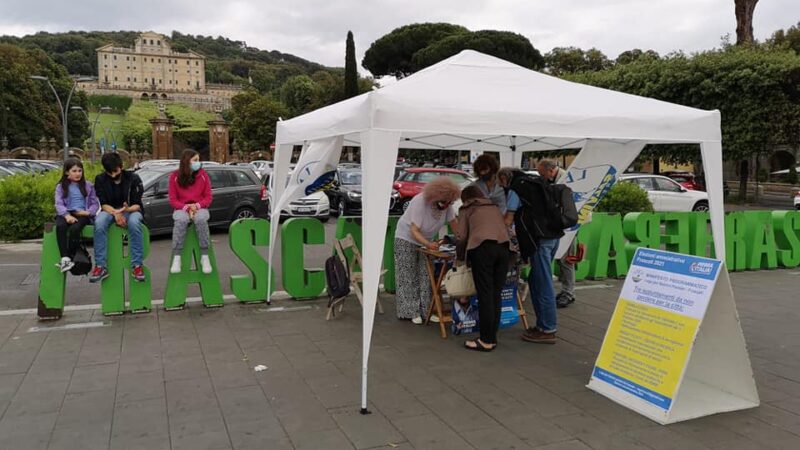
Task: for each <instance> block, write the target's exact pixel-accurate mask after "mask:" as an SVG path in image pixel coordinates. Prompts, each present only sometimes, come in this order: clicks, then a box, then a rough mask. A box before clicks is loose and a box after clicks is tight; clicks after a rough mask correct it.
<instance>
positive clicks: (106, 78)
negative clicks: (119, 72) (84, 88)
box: [105, 75, 108, 83]
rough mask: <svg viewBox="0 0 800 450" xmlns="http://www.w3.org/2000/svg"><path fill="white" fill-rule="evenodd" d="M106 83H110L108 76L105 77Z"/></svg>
mask: <svg viewBox="0 0 800 450" xmlns="http://www.w3.org/2000/svg"><path fill="white" fill-rule="evenodd" d="M105 82H106V83H108V75H106V76H105Z"/></svg>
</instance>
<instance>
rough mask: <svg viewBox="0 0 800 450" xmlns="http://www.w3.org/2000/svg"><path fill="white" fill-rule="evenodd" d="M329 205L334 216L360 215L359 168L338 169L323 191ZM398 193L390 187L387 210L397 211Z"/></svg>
mask: <svg viewBox="0 0 800 450" xmlns="http://www.w3.org/2000/svg"><path fill="white" fill-rule="evenodd" d="M325 194H326V195H327V196H328V200H329V201H330V205H331V214H333V215H336V216H353V215H355V216H360V215H361V169H352V168H349V169H341V168H340V169H339V170H337V171H336V178H335V179H334V184H333V187H332V188H331V189H328V190H326V191H325ZM399 198H400V193H399V192H397V191H396V190H394V189H392V198H391V200H390V201H389V212H390V213H392V212H399V211H400V209H399V208H398V207H397V200H398V199H399Z"/></svg>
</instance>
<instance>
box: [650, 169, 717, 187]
mask: <svg viewBox="0 0 800 450" xmlns="http://www.w3.org/2000/svg"><path fill="white" fill-rule="evenodd" d="M661 175H664V176H665V177H669V178H672V179H673V180H675V181H677V182H678V184H680V185H681V186H683V187H685V188H686V189H691V190H693V191H705V190H706V187H705V185H704V184H703V183H701V182H700V180H698V179H697V178H696V177H695V176H694V174H693V173H692V172H685V171H680V170H670V171H666V172H661Z"/></svg>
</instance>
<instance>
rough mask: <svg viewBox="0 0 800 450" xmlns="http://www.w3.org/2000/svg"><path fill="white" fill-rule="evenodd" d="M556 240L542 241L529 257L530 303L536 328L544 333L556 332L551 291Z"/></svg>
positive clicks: (554, 301)
mask: <svg viewBox="0 0 800 450" xmlns="http://www.w3.org/2000/svg"><path fill="white" fill-rule="evenodd" d="M558 241H559V240H558V239H542V240H541V241H539V248H538V249H537V250H536V253H534V254H533V255H532V256H531V275H530V278H529V279H528V284H529V285H530V288H531V303H532V304H533V312H535V313H536V328H538V329H539V330H540V331H542V332H545V333H555V332H556V291H555V289H553V268H552V264H553V259H554V258H555V256H556V250H557V249H558Z"/></svg>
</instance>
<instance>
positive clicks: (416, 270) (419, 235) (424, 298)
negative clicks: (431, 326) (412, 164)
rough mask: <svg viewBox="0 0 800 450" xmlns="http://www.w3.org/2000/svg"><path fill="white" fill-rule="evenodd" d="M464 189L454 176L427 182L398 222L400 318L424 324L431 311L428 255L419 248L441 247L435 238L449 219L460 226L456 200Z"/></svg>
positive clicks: (396, 252)
mask: <svg viewBox="0 0 800 450" xmlns="http://www.w3.org/2000/svg"><path fill="white" fill-rule="evenodd" d="M460 193H461V189H460V188H459V187H458V185H457V184H456V183H455V182H454V181H453V180H451V179H450V178H448V177H439V178H436V179H434V180H433V181H431V182H430V183H428V184H426V185H425V188H424V189H423V191H422V193H421V194H420V195H417V196H416V197H414V198H413V199H411V202H410V203H409V205H408V209H406V212H405V213H403V216H402V217H400V221H399V222H398V223H397V230H396V231H395V235H394V267H395V280H396V282H397V294H396V307H397V318H398V319H411V321H412V322H413V323H415V324H417V325H419V324H422V316H423V315H425V314H426V313H427V311H428V306H429V305H430V302H431V285H430V282H429V281H428V272H427V269H426V266H425V258H424V256H423V255H422V254H421V253H420V252H419V251H417V250H418V249H419V247H420V246H423V247H427V248H429V249H431V250H437V249H438V248H439V241H436V240H435V238H436V236H437V233H438V232H439V230H441V229H442V227H443V226H444V225H445V224H447V223H449V224H450V229H452V230H457V229H458V224H457V223H456V210H455V208H453V206H452V204H453V202H454V201H455V200H456V199H457V198H458V197H459V195H460ZM432 320H435V319H433V318H432Z"/></svg>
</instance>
